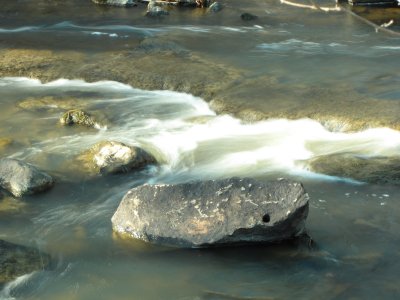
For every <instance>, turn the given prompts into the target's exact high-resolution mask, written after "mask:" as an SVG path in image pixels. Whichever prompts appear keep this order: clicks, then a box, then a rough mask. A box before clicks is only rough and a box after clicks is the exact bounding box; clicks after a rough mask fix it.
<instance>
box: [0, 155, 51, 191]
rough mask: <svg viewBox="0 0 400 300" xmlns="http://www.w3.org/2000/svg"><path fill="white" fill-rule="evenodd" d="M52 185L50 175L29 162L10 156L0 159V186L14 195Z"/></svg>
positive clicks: (46, 188)
mask: <svg viewBox="0 0 400 300" xmlns="http://www.w3.org/2000/svg"><path fill="white" fill-rule="evenodd" d="M53 185H54V180H53V178H52V177H51V176H50V175H48V174H46V173H44V172H42V171H40V170H38V169H37V168H36V167H35V166H33V165H31V164H28V163H25V162H23V161H20V160H17V159H12V158H2V159H0V187H2V188H3V189H5V190H7V191H8V192H10V193H11V194H13V195H14V196H15V197H21V196H23V195H29V194H35V193H38V192H42V191H45V190H48V189H50V188H51V187H52V186H53Z"/></svg>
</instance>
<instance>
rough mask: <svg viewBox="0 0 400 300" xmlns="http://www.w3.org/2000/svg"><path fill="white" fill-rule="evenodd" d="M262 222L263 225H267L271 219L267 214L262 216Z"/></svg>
mask: <svg viewBox="0 0 400 300" xmlns="http://www.w3.org/2000/svg"><path fill="white" fill-rule="evenodd" d="M262 220H263V222H264V223H268V222H269V221H270V220H271V218H270V217H269V214H265V215H264V216H263V218H262Z"/></svg>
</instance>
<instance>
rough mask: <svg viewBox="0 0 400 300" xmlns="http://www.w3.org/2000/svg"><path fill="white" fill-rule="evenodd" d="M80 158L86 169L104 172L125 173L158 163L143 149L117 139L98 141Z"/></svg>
mask: <svg viewBox="0 0 400 300" xmlns="http://www.w3.org/2000/svg"><path fill="white" fill-rule="evenodd" d="M78 160H80V161H82V162H83V166H84V167H85V168H86V169H89V170H91V171H92V172H94V173H102V174H109V173H125V172H128V171H131V170H134V169H140V168H143V167H145V166H147V165H150V164H156V163H157V161H156V159H155V158H154V157H153V156H152V155H151V154H149V153H148V152H146V151H144V150H143V149H141V148H139V147H135V146H130V145H126V144H124V143H120V142H116V141H104V142H100V143H97V144H95V145H94V146H92V147H91V148H90V149H88V150H86V151H85V152H84V153H82V154H81V155H80V156H79V157H78Z"/></svg>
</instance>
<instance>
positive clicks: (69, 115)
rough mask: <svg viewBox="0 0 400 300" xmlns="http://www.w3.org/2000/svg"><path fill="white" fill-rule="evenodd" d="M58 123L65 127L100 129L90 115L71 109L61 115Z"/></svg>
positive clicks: (98, 124)
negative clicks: (80, 126)
mask: <svg viewBox="0 0 400 300" xmlns="http://www.w3.org/2000/svg"><path fill="white" fill-rule="evenodd" d="M60 123H61V124H62V125H65V126H67V125H69V126H71V125H83V126H87V127H93V128H99V127H101V125H100V123H98V122H97V121H96V119H95V118H94V117H93V116H92V115H90V114H89V113H87V112H85V111H83V110H80V109H72V110H69V111H67V112H65V113H63V115H62V116H61V118H60Z"/></svg>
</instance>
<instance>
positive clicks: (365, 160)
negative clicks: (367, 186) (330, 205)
mask: <svg viewBox="0 0 400 300" xmlns="http://www.w3.org/2000/svg"><path fill="white" fill-rule="evenodd" d="M308 166H309V169H310V170H311V171H313V172H317V173H322V174H326V175H331V176H338V177H347V178H351V179H355V180H358V181H362V182H368V183H374V184H396V185H399V184H400V157H361V156H356V155H352V154H349V153H345V154H333V155H324V156H319V157H316V158H314V159H313V160H311V161H310V162H309V164H308Z"/></svg>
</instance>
